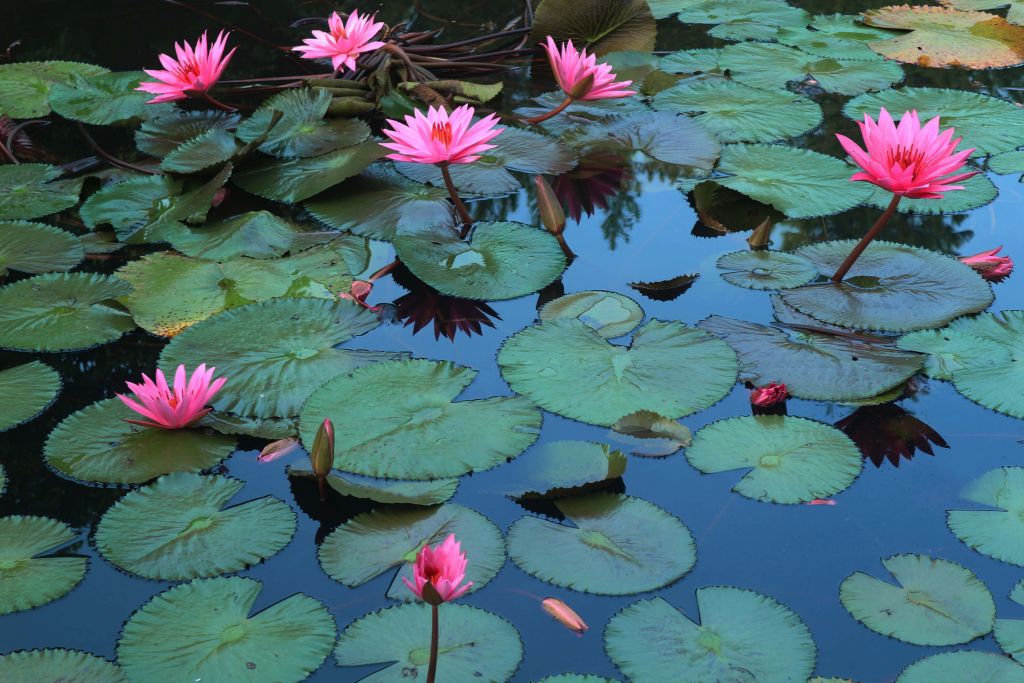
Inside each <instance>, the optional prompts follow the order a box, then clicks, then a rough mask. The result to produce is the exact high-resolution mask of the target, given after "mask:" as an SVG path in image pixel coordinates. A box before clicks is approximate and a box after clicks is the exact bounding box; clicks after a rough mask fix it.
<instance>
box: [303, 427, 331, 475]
mask: <svg viewBox="0 0 1024 683" xmlns="http://www.w3.org/2000/svg"><path fill="white" fill-rule="evenodd" d="M309 461H310V463H312V465H313V474H315V475H316V476H317V477H318V478H324V477H326V476H327V475H328V474H330V473H331V468H332V467H334V425H333V424H332V423H331V421H330V420H329V419H328V420H324V421H323V423H322V424H321V425H320V428H319V429H318V430H317V432H316V438H314V439H313V447H312V448H311V449H309Z"/></svg>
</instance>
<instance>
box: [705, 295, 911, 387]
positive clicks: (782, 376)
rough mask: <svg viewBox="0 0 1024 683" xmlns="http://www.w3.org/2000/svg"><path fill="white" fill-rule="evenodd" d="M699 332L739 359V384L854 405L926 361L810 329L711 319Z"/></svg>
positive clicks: (898, 383)
mask: <svg viewBox="0 0 1024 683" xmlns="http://www.w3.org/2000/svg"><path fill="white" fill-rule="evenodd" d="M700 327H701V328H703V329H705V330H707V331H709V332H711V333H712V334H715V335H718V336H719V337H721V338H722V339H724V340H725V341H726V342H728V343H729V345H730V346H732V348H733V350H734V351H735V352H736V354H737V355H738V356H739V358H740V380H741V381H747V382H752V383H753V384H755V385H757V386H764V385H766V384H785V385H786V388H787V389H788V390H789V393H790V394H792V395H793V396H796V397H798V398H806V399H811V400H816V401H854V400H858V399H865V398H870V397H872V396H877V395H879V394H882V393H884V392H886V391H889V390H890V389H893V388H895V387H901V386H902V385H903V383H904V382H906V381H907V380H908V379H910V378H911V377H913V376H914V374H916V373H917V372H918V370H920V369H921V363H922V361H923V357H922V356H920V355H918V354H916V353H908V352H906V351H899V350H896V349H893V348H889V347H885V346H881V345H878V344H872V343H870V342H868V341H865V340H862V339H857V338H851V337H842V336H838V335H831V334H824V333H820V332H813V331H810V330H792V331H790V330H786V329H784V328H778V327H771V326H766V325H758V324H756V323H750V322H745V321H742V320H734V319H732V318H724V317H721V316H717V315H713V316H711V317H709V318H706V319H705V320H703V321H701V322H700Z"/></svg>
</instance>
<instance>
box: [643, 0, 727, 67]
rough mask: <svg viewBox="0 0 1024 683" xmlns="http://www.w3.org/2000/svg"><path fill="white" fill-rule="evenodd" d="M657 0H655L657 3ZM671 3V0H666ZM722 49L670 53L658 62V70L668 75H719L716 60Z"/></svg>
mask: <svg viewBox="0 0 1024 683" xmlns="http://www.w3.org/2000/svg"><path fill="white" fill-rule="evenodd" d="M657 1H658V0H655V2H657ZM667 1H668V2H672V0H667ZM721 57H722V48H720V47H705V48H697V49H694V50H679V51H677V52H670V53H668V54H667V55H665V56H664V57H662V58H661V60H660V61H659V62H658V70H659V71H664V72H665V73H669V74H691V75H696V74H721V73H722V71H721V69H720V68H719V66H718V60H719V59H721Z"/></svg>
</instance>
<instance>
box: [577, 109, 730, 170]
mask: <svg viewBox="0 0 1024 683" xmlns="http://www.w3.org/2000/svg"><path fill="white" fill-rule="evenodd" d="M568 139H569V140H570V141H571V142H572V144H573V145H574V146H576V147H583V148H586V149H587V150H595V149H605V150H610V151H613V152H623V153H626V154H629V155H631V154H632V153H633V152H643V153H644V154H646V155H647V156H648V157H650V158H652V159H656V160H657V161H662V162H664V163H666V164H674V165H677V166H686V167H690V168H699V169H705V170H709V169H711V168H712V167H713V166H714V165H715V160H716V159H718V155H719V152H720V151H721V147H719V144H718V141H717V140H715V139H714V138H713V137H712V136H711V135H710V134H709V131H708V130H706V129H705V128H704V127H703V126H701V125H700V124H699V123H695V122H694V121H692V120H690V119H689V118H688V117H680V116H678V115H677V113H676V112H674V111H647V112H640V113H636V114H627V115H625V116H617V117H615V118H612V119H609V120H608V121H607V122H602V123H595V124H589V125H586V126H582V127H581V128H579V129H578V130H577V131H576V132H575V134H570V135H569V136H568Z"/></svg>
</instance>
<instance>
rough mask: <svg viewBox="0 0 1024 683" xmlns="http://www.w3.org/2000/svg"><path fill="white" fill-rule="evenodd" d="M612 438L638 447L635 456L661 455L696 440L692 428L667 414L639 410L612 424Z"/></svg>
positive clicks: (634, 452) (670, 452) (684, 446)
mask: <svg viewBox="0 0 1024 683" xmlns="http://www.w3.org/2000/svg"><path fill="white" fill-rule="evenodd" d="M609 438H611V439H615V440H618V441H623V442H628V443H631V444H632V445H634V446H636V448H634V450H633V455H639V456H645V457H661V456H665V455H672V454H673V453H675V452H676V451H678V450H679V449H680V448H686V447H688V446H689V445H690V443H691V442H692V440H693V435H692V434H691V433H690V430H689V428H688V427H685V426H683V425H681V424H679V423H678V422H676V421H675V420H670V419H668V418H667V417H665V416H664V415H659V414H658V413H652V412H651V411H649V410H638V411H637V412H635V413H632V414H630V415H626V416H625V417H623V418H621V419H620V420H618V421H617V422H616V423H615V424H613V425H612V432H611V433H610V434H609Z"/></svg>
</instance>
